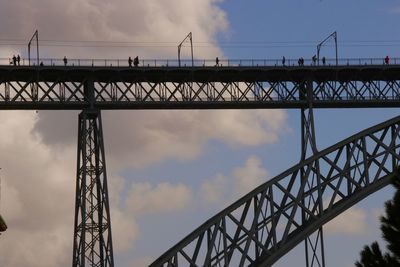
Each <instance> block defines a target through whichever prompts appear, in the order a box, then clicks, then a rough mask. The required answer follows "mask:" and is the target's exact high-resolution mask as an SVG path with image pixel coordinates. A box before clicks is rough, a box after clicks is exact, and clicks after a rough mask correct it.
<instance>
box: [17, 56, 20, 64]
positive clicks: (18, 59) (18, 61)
mask: <svg viewBox="0 0 400 267" xmlns="http://www.w3.org/2000/svg"><path fill="white" fill-rule="evenodd" d="M20 62H21V57H20V56H19V55H18V56H17V64H18V66H19V65H20Z"/></svg>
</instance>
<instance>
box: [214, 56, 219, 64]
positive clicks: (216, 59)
mask: <svg viewBox="0 0 400 267" xmlns="http://www.w3.org/2000/svg"><path fill="white" fill-rule="evenodd" d="M215 66H219V58H218V57H216V58H215Z"/></svg>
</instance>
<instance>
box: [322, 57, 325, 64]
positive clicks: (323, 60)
mask: <svg viewBox="0 0 400 267" xmlns="http://www.w3.org/2000/svg"><path fill="white" fill-rule="evenodd" d="M325 63H326V58H325V57H322V64H323V65H325Z"/></svg>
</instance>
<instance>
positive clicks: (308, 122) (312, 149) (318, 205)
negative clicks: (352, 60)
mask: <svg viewBox="0 0 400 267" xmlns="http://www.w3.org/2000/svg"><path fill="white" fill-rule="evenodd" d="M299 86H300V99H302V100H307V102H308V107H307V108H302V109H301V161H304V160H305V159H306V158H308V157H310V156H311V155H313V154H315V153H317V151H318V150H317V144H316V138H315V128H314V114H313V106H312V97H313V83H312V81H306V82H303V83H301V84H300V85H299ZM306 168H311V170H312V171H311V172H310V174H309V176H308V177H305V174H306V173H307V172H306ZM301 177H302V179H306V181H305V187H304V193H305V194H307V196H305V198H304V202H303V204H304V205H305V207H306V208H307V209H309V210H310V211H312V213H314V214H319V215H320V214H321V212H322V211H323V202H322V201H323V200H322V192H321V190H322V189H321V186H320V184H321V176H320V168H319V162H318V161H315V163H312V166H306V167H305V168H303V169H302V170H301ZM315 186H317V188H318V190H317V191H316V192H315V193H307V191H309V190H310V189H311V188H313V187H315ZM309 217H310V215H309V214H307V213H305V212H303V214H302V220H303V223H305V222H306V221H307V220H308V219H309ZM305 255H306V267H314V266H318V267H325V253H324V236H323V230H322V226H321V227H320V228H319V229H318V230H317V231H315V232H314V233H313V234H312V235H310V236H308V237H307V238H306V240H305Z"/></svg>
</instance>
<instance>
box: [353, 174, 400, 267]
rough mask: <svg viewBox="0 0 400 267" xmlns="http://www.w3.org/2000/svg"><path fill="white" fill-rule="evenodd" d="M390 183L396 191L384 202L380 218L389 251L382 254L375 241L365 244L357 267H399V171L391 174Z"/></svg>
mask: <svg viewBox="0 0 400 267" xmlns="http://www.w3.org/2000/svg"><path fill="white" fill-rule="evenodd" d="M392 184H393V185H394V187H395V188H396V193H395V195H394V197H393V199H392V200H390V201H388V202H386V203H385V213H386V215H384V216H383V217H382V218H381V231H382V236H383V238H384V239H385V241H386V242H387V248H388V250H389V252H387V253H385V254H383V253H382V251H381V249H380V247H379V244H378V243H377V242H374V243H372V245H371V246H365V247H364V249H363V251H361V253H360V257H361V259H360V261H357V262H356V266H357V267H400V171H399V170H397V172H396V173H395V174H394V175H393V179H392Z"/></svg>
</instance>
